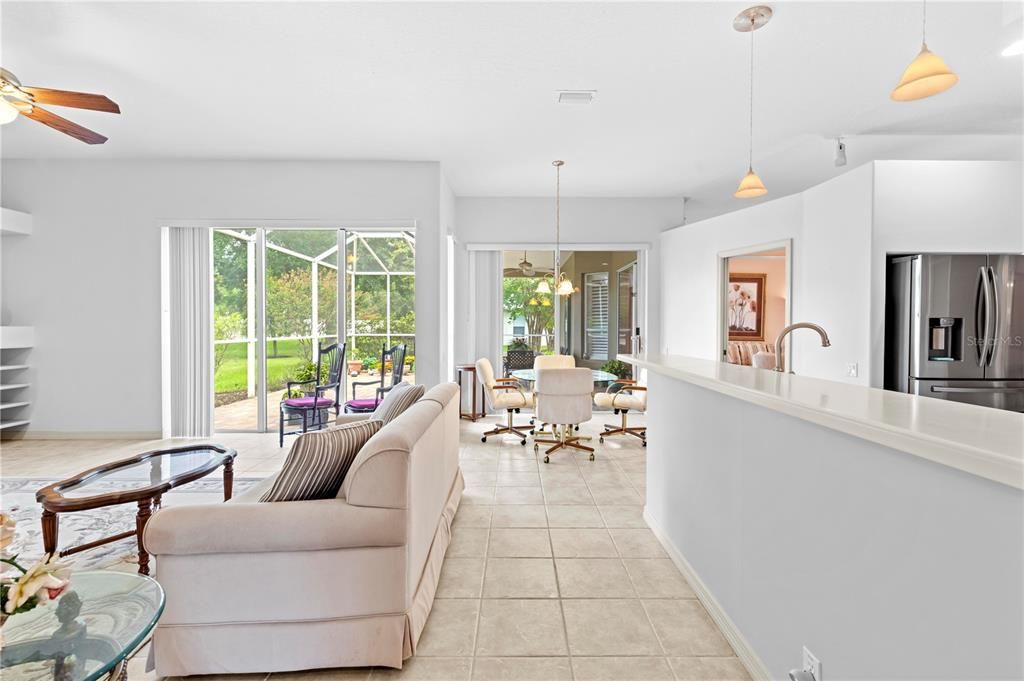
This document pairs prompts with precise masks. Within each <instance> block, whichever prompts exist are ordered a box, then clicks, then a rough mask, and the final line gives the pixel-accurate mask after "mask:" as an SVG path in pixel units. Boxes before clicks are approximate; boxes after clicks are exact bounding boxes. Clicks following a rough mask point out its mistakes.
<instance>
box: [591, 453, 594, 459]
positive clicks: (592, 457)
mask: <svg viewBox="0 0 1024 681" xmlns="http://www.w3.org/2000/svg"><path fill="white" fill-rule="evenodd" d="M590 460H591V461H593V460H594V455H593V453H591V455H590Z"/></svg>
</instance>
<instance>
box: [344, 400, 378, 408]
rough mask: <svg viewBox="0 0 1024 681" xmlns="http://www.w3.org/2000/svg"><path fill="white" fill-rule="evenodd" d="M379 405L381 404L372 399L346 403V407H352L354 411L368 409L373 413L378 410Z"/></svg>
mask: <svg viewBox="0 0 1024 681" xmlns="http://www.w3.org/2000/svg"><path fill="white" fill-rule="evenodd" d="M378 404H379V402H377V400H375V399H373V398H372V397H371V398H370V399H367V400H349V401H348V402H346V403H345V406H346V407H351V408H352V409H367V410H369V411H373V410H374V409H376V408H377V405H378Z"/></svg>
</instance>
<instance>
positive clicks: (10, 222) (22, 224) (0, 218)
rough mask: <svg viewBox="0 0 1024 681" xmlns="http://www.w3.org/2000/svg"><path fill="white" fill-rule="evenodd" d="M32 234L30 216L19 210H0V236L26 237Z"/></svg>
mask: <svg viewBox="0 0 1024 681" xmlns="http://www.w3.org/2000/svg"><path fill="white" fill-rule="evenodd" d="M31 233H32V216H31V215H30V214H29V213H24V212H22V211H20V210H12V209H10V208H0V234H17V235H19V236H28V235H29V234H31Z"/></svg>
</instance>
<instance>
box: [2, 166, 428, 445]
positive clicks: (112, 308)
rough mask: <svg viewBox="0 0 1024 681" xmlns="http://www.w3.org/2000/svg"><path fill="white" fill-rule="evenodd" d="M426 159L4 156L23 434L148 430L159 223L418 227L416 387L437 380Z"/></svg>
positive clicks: (6, 286) (152, 406) (156, 396)
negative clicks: (13, 235)
mask: <svg viewBox="0 0 1024 681" xmlns="http://www.w3.org/2000/svg"><path fill="white" fill-rule="evenodd" d="M439 182H440V168H439V165H438V164H437V163H389V162H290V161H289V162H284V161H275V162H217V161H210V162H191V161H189V162H185V161H182V162H179V161H96V162H90V161H84V162H82V161H57V160H55V161H16V160H10V161H8V160H5V161H4V173H3V187H2V191H3V203H4V205H5V206H7V207H11V208H15V209H20V210H23V211H27V212H31V213H32V214H33V215H34V217H35V227H36V229H35V234H34V235H33V236H31V237H28V238H25V239H19V240H7V241H5V242H4V252H3V274H2V277H3V291H4V296H5V298H4V300H3V316H4V318H5V319H9V320H10V323H18V324H21V323H24V324H32V325H34V326H35V327H36V333H37V338H38V342H37V345H36V347H35V349H34V350H33V354H32V363H33V365H34V366H36V367H37V370H36V384H35V386H34V389H33V392H34V394H33V396H32V399H33V401H34V404H35V406H34V408H33V412H32V421H33V424H32V430H34V431H42V432H49V433H88V432H93V433H140V434H150V433H159V432H160V427H161V423H160V418H161V407H160V395H161V391H160V230H159V226H160V225H161V224H163V223H165V222H166V221H167V220H172V219H176V220H189V219H192V220H215V219H250V218H251V219H252V220H253V223H254V225H256V224H258V223H259V220H260V219H264V220H288V219H324V220H325V221H326V220H378V219H393V220H416V222H417V249H416V269H417V280H416V321H417V334H416V342H417V355H418V357H417V362H416V375H417V379H418V380H420V381H422V382H425V383H435V382H437V381H438V380H439V379H440V366H441V356H442V355H441V349H440V348H441V346H440V345H439V340H438V339H439V338H440V335H441V319H442V318H443V317H442V316H441V309H442V308H441V305H440V296H439V292H440V291H441V287H442V284H441V281H442V278H441V272H442V264H441V263H442V260H441V258H439V257H438V255H439V254H440V253H442V252H443V246H442V242H443V239H442V238H441V225H440V223H439V215H440V212H441V211H440V203H441V196H442V192H441V190H440V188H439Z"/></svg>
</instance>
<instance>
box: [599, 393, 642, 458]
mask: <svg viewBox="0 0 1024 681" xmlns="http://www.w3.org/2000/svg"><path fill="white" fill-rule="evenodd" d="M616 389H617V390H616ZM594 404H596V405H597V406H599V407H601V408H602V409H612V410H613V411H614V412H615V413H616V414H621V415H622V423H621V424H620V425H618V426H613V425H611V424H609V423H606V424H605V426H604V432H603V433H601V436H600V438H599V439H600V441H601V442H604V439H605V438H606V437H609V436H611V435H632V436H633V437H636V438H639V440H640V441H641V442H642V443H643V446H644V447H646V446H647V426H630V425H629V422H628V417H629V412H630V411H646V410H647V386H643V385H637V384H636V381H633V380H630V379H627V378H620V379H618V380H617V381H615V382H614V383H612V384H611V385H609V386H608V389H607V390H605V391H604V392H603V393H597V394H596V395H594Z"/></svg>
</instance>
